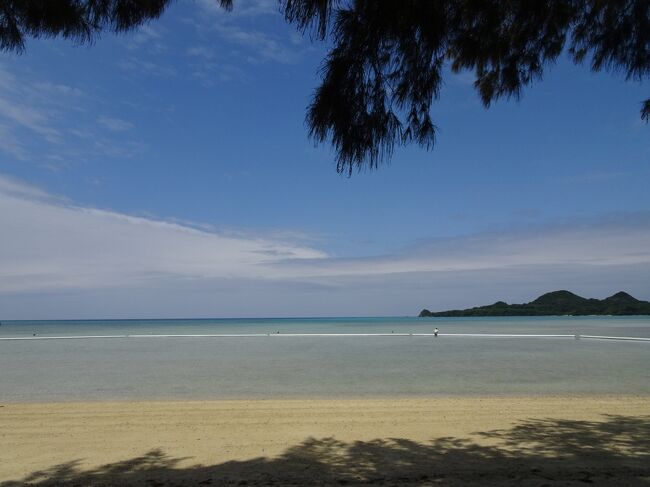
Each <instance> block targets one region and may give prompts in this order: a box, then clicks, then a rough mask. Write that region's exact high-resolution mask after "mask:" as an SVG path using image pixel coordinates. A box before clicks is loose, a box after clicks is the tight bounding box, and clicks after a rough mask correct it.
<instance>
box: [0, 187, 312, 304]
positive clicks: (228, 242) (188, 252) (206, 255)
mask: <svg viewBox="0 0 650 487" xmlns="http://www.w3.org/2000/svg"><path fill="white" fill-rule="evenodd" d="M0 228H2V229H3V239H2V240H3V241H2V246H1V248H0V292H25V291H42V290H61V289H88V288H104V287H115V286H129V285H133V284H141V283H143V282H144V283H147V282H151V283H153V284H154V285H155V284H156V282H157V281H160V280H162V281H166V280H170V279H171V280H174V279H180V280H183V279H214V278H253V279H266V278H271V277H273V275H272V274H273V271H272V270H271V269H270V268H269V266H268V265H269V264H270V263H272V262H278V261H280V260H282V259H303V258H310V259H313V258H320V257H323V256H324V254H323V253H322V252H320V251H318V250H314V249H311V248H308V247H302V246H298V245H293V244H291V243H284V242H282V241H276V240H273V239H268V238H263V237H259V238H254V237H249V238H244V237H234V236H227V235H223V234H219V233H214V232H207V231H203V230H198V229H195V228H192V227H189V226H185V225H180V224H176V223H170V222H166V221H163V220H155V219H150V218H141V217H134V216H129V215H125V214H121V213H116V212H111V211H105V210H99V209H94V208H84V207H79V206H74V205H71V204H65V203H61V202H59V201H58V200H54V199H52V198H44V195H43V193H42V192H40V191H38V190H36V189H34V188H32V187H30V186H26V185H22V184H19V183H16V182H13V181H11V180H9V179H6V178H0Z"/></svg>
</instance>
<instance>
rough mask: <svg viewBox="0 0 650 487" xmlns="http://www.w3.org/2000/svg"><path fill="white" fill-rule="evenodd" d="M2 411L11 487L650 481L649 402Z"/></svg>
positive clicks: (0, 459) (284, 402)
mask: <svg viewBox="0 0 650 487" xmlns="http://www.w3.org/2000/svg"><path fill="white" fill-rule="evenodd" d="M0 405H1V407H0V432H1V433H0V485H2V486H3V487H4V486H13V485H23V484H24V483H25V482H26V481H29V483H31V484H35V485H53V484H58V485H61V484H63V485H65V484H66V483H67V484H70V485H72V484H75V483H76V484H81V485H85V484H88V483H93V484H94V485H111V484H115V483H120V484H121V485H139V484H143V483H147V482H149V483H151V484H155V485H177V484H181V485H183V484H187V485H194V484H198V483H200V482H205V483H207V484H210V483H212V484H214V485H231V484H232V485H244V483H245V484H246V485H262V484H263V485H286V484H288V483H293V484H296V485H302V484H305V483H311V484H316V485H318V484H320V485H330V484H337V485H341V484H354V483H368V482H370V483H387V484H391V485H427V484H428V483H430V484H436V483H438V482H440V481H441V479H444V483H445V485H455V484H458V485H471V484H472V483H476V484H477V485H478V484H481V485H486V484H497V483H498V484H504V483H506V484H507V483H508V482H510V483H512V484H513V485H515V484H519V483H521V482H523V481H526V480H531V479H536V480H538V481H539V480H541V479H542V478H546V479H547V480H546V482H547V483H552V481H553V479H557V480H558V481H560V480H563V481H565V485H566V481H567V479H568V480H569V481H571V479H574V480H575V481H576V482H577V483H580V484H581V483H582V482H584V481H585V480H584V479H585V478H588V479H589V480H591V481H599V482H601V483H602V482H605V483H609V482H611V484H612V485H614V484H616V483H618V484H621V483H627V484H634V483H639V482H649V481H650V467H649V466H648V465H650V461H649V460H650V396H648V395H625V396H615V395H596V396H593V395H590V396H585V395H553V396H549V395H539V396H538V395H535V396H531V395H527V396H515V395H509V396H441V397H427V398H420V397H413V398H380V399H254V400H212V401H137V402H131V401H130V402H117V401H114V402H113V401H110V402H109V401H98V402H57V403H49V402H48V403H0ZM39 472H40V473H39ZM585 475H586V476H587V477H585ZM596 483H598V482H596ZM569 485H570V483H569Z"/></svg>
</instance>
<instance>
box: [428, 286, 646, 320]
mask: <svg viewBox="0 0 650 487" xmlns="http://www.w3.org/2000/svg"><path fill="white" fill-rule="evenodd" d="M554 315H555V316H558V315H559V316H561V315H570V316H585V315H617V316H622V315H650V302H648V301H640V300H638V299H636V298H634V297H632V296H630V295H629V294H628V293H626V292H623V291H620V292H618V293H616V294H614V295H613V296H610V297H608V298H605V299H588V298H583V297H582V296H578V295H577V294H573V293H572V292H570V291H553V292H550V293H546V294H543V295H541V296H540V297H539V298H537V299H536V300H534V301H531V302H530V303H524V304H508V303H506V302H504V301H497V302H496V303H494V304H490V305H487V306H478V307H475V308H469V309H456V310H450V311H438V312H432V311H429V310H428V309H423V310H422V311H421V312H420V317H427V316H554Z"/></svg>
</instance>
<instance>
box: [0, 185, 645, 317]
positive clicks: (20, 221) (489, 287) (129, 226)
mask: <svg viewBox="0 0 650 487" xmlns="http://www.w3.org/2000/svg"><path fill="white" fill-rule="evenodd" d="M0 227H1V228H3V238H2V244H1V245H0V307H3V309H5V310H9V311H11V310H13V312H14V313H15V314H16V317H23V318H25V317H29V316H24V314H25V313H27V314H29V313H30V312H33V310H34V309H38V310H39V313H44V314H45V316H42V317H53V316H52V314H57V313H58V315H57V316H61V315H62V314H63V315H65V316H70V315H71V313H72V315H74V312H73V311H71V309H72V308H74V305H73V304H72V303H76V304H80V303H83V306H85V308H83V307H82V309H85V310H86V313H85V316H96V315H97V313H98V312H99V311H97V310H100V309H105V307H106V303H105V301H104V300H105V299H108V298H107V296H110V297H111V298H110V299H111V300H117V301H118V302H120V303H125V302H130V303H131V304H128V305H124V304H122V305H120V306H116V307H114V308H115V309H113V311H112V312H111V313H112V315H113V316H115V313H117V314H118V315H120V313H121V316H123V317H124V316H138V315H140V316H142V315H144V316H160V315H161V313H162V316H169V315H170V314H172V315H173V314H174V313H180V312H181V311H178V310H182V309H186V307H185V306H186V303H189V302H191V303H193V307H192V310H193V311H192V314H193V315H194V316H196V315H197V313H199V314H201V315H207V316H210V315H212V316H215V315H221V316H223V315H230V316H233V315H235V316H251V315H261V316H268V315H269V314H276V315H296V314H297V315H305V314H329V315H336V314H362V315H368V314H400V313H405V312H406V313H409V314H412V313H415V312H417V311H418V310H419V308H421V307H424V306H429V307H434V308H449V307H455V306H469V305H475V304H487V303H489V302H492V301H494V300H496V299H507V300H508V299H509V300H513V301H517V300H519V301H525V300H527V299H530V298H533V297H535V295H536V294H539V293H541V292H545V291H548V290H551V289H556V288H558V287H561V288H566V287H569V288H571V289H572V290H574V291H577V292H584V293H585V294H587V295H593V296H599V295H600V296H604V295H606V294H607V293H611V292H614V291H617V290H619V289H626V290H628V291H631V292H635V293H637V294H640V296H639V297H646V298H647V297H648V294H650V282H648V281H649V280H648V279H647V276H648V275H649V274H648V272H649V271H650V250H649V249H650V215H649V214H647V213H637V214H630V213H628V214H624V215H614V216H612V217H610V218H603V219H599V220H593V221H591V222H582V223H581V224H578V223H577V222H564V223H559V224H554V225H546V226H537V227H528V228H523V229H522V228H519V229H511V230H503V231H501V232H494V233H483V234H475V235H469V236H464V237H457V238H449V239H438V240H434V241H429V242H423V243H419V244H417V245H414V246H411V247H408V248H404V249H401V250H398V251H396V252H394V253H392V254H390V255H382V256H374V257H361V258H335V257H332V256H330V255H328V254H327V252H325V251H323V250H321V249H319V248H316V247H315V246H314V245H313V244H309V243H305V240H304V238H301V237H300V236H293V235H292V234H291V233H289V234H286V235H285V236H283V237H282V238H280V237H277V236H268V235H252V234H233V233H226V232H218V231H213V230H211V229H210V228H209V227H208V226H197V225H191V224H187V223H181V222H174V221H170V220H163V219H156V218H144V217H136V216H131V215H127V214H123V213H118V212H114V211H109V210H102V209H97V208H89V207H83V206H79V205H75V204H74V203H72V202H70V201H68V200H66V199H63V198H58V197H55V196H53V195H51V194H49V193H47V192H45V191H42V190H40V189H38V188H35V187H33V186H30V185H26V184H23V183H20V182H16V181H14V180H11V179H8V178H5V177H2V176H0ZM61 293H64V294H65V295H66V296H68V298H67V301H65V300H64V301H63V302H68V303H69V304H68V306H69V307H68V308H66V309H65V310H63V311H62V310H61V309H60V306H61V303H60V302H57V303H53V302H52V296H57V295H60V294H61ZM137 296H141V297H142V300H138V302H137V303H135V304H134V303H133V300H134V299H135V298H136V297H137ZM90 297H92V299H91V298H90ZM93 300H94V301H93ZM21 303H22V304H21ZM25 303H30V304H29V306H27V304H25ZM44 303H50V304H48V305H46V304H44ZM93 303H94V304H93ZM143 303H148V304H146V307H145V308H142V306H145V304H143ZM153 303H157V304H155V305H154V304H153ZM22 306H24V309H23V308H22ZM21 310H22V311H21ZM48 313H49V314H48Z"/></svg>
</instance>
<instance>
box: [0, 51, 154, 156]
mask: <svg viewBox="0 0 650 487" xmlns="http://www.w3.org/2000/svg"><path fill="white" fill-rule="evenodd" d="M19 72H20V71H19ZM33 78H34V77H33V76H32V75H29V76H27V75H24V76H21V75H20V74H13V73H11V72H9V70H8V69H7V68H6V67H5V66H4V65H2V64H0V92H1V94H0V151H2V152H3V153H4V154H5V155H8V156H9V157H11V158H13V159H16V160H22V161H28V160H32V161H37V163H38V164H39V165H41V166H43V167H48V168H62V167H68V166H69V165H70V164H75V163H78V162H81V161H83V160H86V159H88V158H92V157H96V156H103V155H107V154H108V155H115V156H118V155H119V156H120V157H127V156H130V155H133V154H135V153H137V152H139V151H141V148H142V143H140V142H138V141H136V140H134V139H132V138H124V137H121V138H120V139H119V140H116V139H115V137H111V136H110V134H109V132H124V131H126V130H129V129H130V128H132V126H133V125H132V123H131V122H129V121H127V120H124V119H122V118H118V117H108V116H105V115H102V114H101V113H100V114H99V115H98V114H97V112H101V107H102V103H101V100H98V99H95V98H94V97H92V96H90V95H89V94H88V93H86V92H85V91H84V90H82V89H81V88H79V87H77V86H70V85H65V84H61V83H52V82H49V81H43V80H39V79H33Z"/></svg>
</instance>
